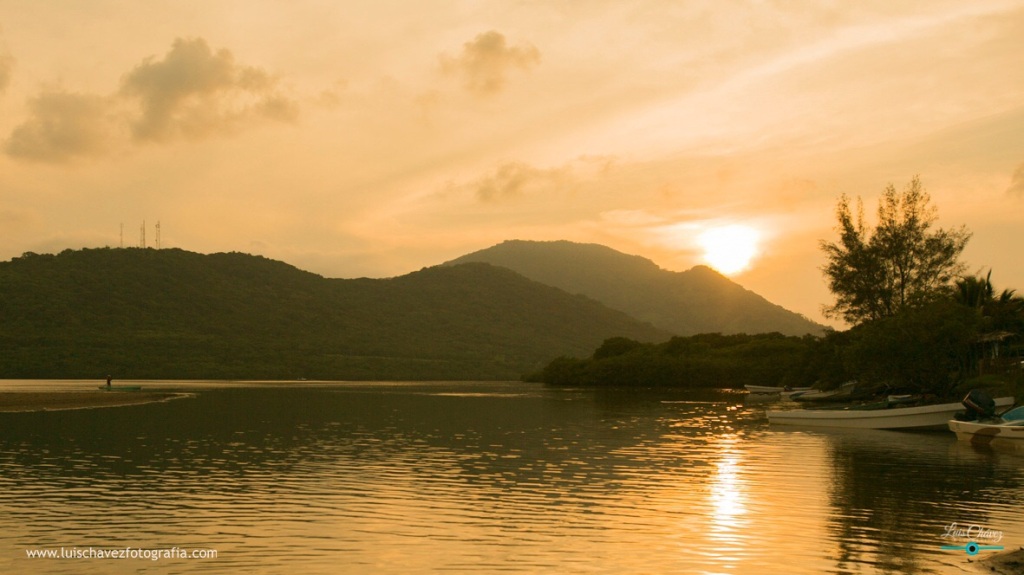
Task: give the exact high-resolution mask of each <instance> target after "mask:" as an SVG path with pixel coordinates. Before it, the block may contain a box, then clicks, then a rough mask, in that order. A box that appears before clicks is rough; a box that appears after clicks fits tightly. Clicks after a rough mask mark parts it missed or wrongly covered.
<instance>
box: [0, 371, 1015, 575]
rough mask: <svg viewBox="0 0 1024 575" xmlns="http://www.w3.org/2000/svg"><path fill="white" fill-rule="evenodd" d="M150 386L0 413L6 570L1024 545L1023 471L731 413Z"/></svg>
mask: <svg viewBox="0 0 1024 575" xmlns="http://www.w3.org/2000/svg"><path fill="white" fill-rule="evenodd" d="M95 385H96V383H95V382H66V381H54V382H45V381H40V382H0V391H3V390H5V389H24V388H26V387H31V388H32V389H54V390H57V389H77V388H78V387H79V386H82V388H83V389H85V388H87V387H86V386H91V387H93V388H94V387H95ZM143 385H145V386H146V388H147V389H166V390H170V391H186V392H190V393H193V394H194V397H190V398H187V399H181V400H175V401H170V402H165V403H154V404H147V405H136V406H127V407H116V408H103V409H82V410H73V411H48V412H33V413H0V430H2V434H0V572H4V573H8V572H10V573H15V572H18V573H46V574H70V573H76V574H77V573H84V574H93V573H96V574H99V573H104V574H105V573H136V572H145V573H153V574H169V573H204V572H205V573H236V572H238V573H250V574H256V575H261V574H272V573H282V572H295V573H312V574H320V573H323V574H327V573H331V574H334V573H354V574H364V573H366V574H399V573H401V574H407V573H414V574H415V573H438V572H445V573H499V572H500V573H615V574H640V573H680V574H682V573H686V574H726V573H728V574H741V575H746V574H750V575H755V574H756V575H761V574H771V573H787V574H818V573H833V574H854V573H863V574H882V573H938V574H947V573H948V574H952V573H963V572H964V571H965V570H967V571H968V572H970V570H972V569H975V568H976V567H975V565H973V564H971V563H969V560H971V561H977V559H980V558H982V557H983V556H984V554H986V553H991V552H993V551H989V550H982V551H981V552H980V553H979V555H977V556H974V557H970V556H968V555H967V554H966V552H965V551H957V550H949V549H945V550H944V549H942V547H943V546H947V547H948V546H957V545H961V546H962V545H965V544H966V543H967V542H968V539H967V538H968V535H967V534H968V533H971V534H972V535H974V534H978V533H982V534H984V540H983V541H978V542H979V543H981V544H983V545H991V546H1004V547H1005V548H1006V549H1016V548H1017V547H1018V546H1020V545H1021V544H1024V522H1021V521H1020V509H1021V508H1022V504H1024V456H1022V455H1021V454H1019V453H1016V452H1002V451H991V450H984V449H979V448H975V447H972V446H971V445H969V444H965V443H962V442H957V441H956V439H955V437H954V436H953V434H951V433H900V432H886V431H875V430H843V431H838V430H837V431H828V430H822V429H816V430H800V429H792V428H785V429H783V428H771V427H769V426H768V424H767V420H766V419H765V416H764V406H761V405H747V404H746V403H745V402H744V395H743V394H741V393H736V392H730V391H717V390H712V391H683V390H679V391H660V392H654V391H636V390H601V391H598V390H580V389H575V390H560V389H550V388H545V387H543V386H540V385H535V384H527V383H520V382H507V383H503V382H499V383H495V382H454V383H453V382H431V383H422V382H413V383H402V382H370V383H364V382H360V383H313V382H302V383H272V382H265V383H220V382H164V381H161V382H144V383H143ZM954 524H955V525H954ZM972 529H973V530H972ZM126 549H133V550H135V551H136V553H135V557H131V556H126V557H125V558H123V559H122V558H116V557H98V556H97V555H100V554H107V553H111V554H112V553H113V552H114V551H117V550H126ZM47 550H49V551H50V552H51V553H55V554H57V555H58V557H56V558H29V557H28V556H27V555H28V553H30V552H31V553H41V552H44V551H47ZM139 550H144V551H145V556H143V555H144V553H142V552H140V551H139ZM155 550H164V552H165V553H164V555H163V556H159V557H156V555H158V553H157V552H156V551H155ZM170 550H177V551H173V552H172V551H170ZM210 550H213V551H215V552H216V557H205V556H204V557H198V556H197V557H191V556H188V557H186V556H181V555H179V554H180V553H186V554H187V553H192V552H197V551H202V552H203V553H205V554H209V553H207V552H208V551H210ZM60 554H64V555H72V557H69V558H60V557H59V555H60ZM76 554H77V556H74V555H76ZM90 554H91V555H90ZM125 555H130V554H129V553H125Z"/></svg>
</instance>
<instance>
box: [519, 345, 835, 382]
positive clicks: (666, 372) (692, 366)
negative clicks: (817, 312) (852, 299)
mask: <svg viewBox="0 0 1024 575" xmlns="http://www.w3.org/2000/svg"><path fill="white" fill-rule="evenodd" d="M817 339H818V338H816V337H814V336H804V337H796V336H784V335H782V334H779V333H768V334H760V335H747V334H733V335H722V334H717V333H711V334H698V335H695V336H690V337H673V338H671V339H670V340H668V341H667V342H664V343H660V344H645V343H641V342H638V341H633V340H629V339H628V338H622V337H616V338H610V339H608V340H606V341H605V342H604V343H603V344H602V345H601V346H600V347H599V348H598V349H597V350H596V351H595V352H594V354H593V355H592V356H591V357H590V358H588V359H575V358H570V357H559V358H557V359H555V360H553V361H552V362H551V363H549V364H548V365H547V366H546V367H545V368H544V369H543V370H542V371H541V372H540V373H539V374H536V375H535V376H534V379H536V380H539V381H543V382H545V383H548V384H551V385H560V386H577V385H583V386H602V387H629V386H640V387H742V386H744V385H747V384H753V385H783V386H784V385H808V384H809V383H810V382H808V381H807V380H806V375H807V374H806V373H805V370H804V369H803V366H804V365H805V363H806V361H807V353H808V351H809V350H810V349H811V348H812V345H813V344H814V342H816V341H817Z"/></svg>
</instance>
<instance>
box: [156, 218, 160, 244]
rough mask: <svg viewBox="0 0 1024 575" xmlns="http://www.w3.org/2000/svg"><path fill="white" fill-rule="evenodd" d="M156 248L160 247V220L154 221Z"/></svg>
mask: <svg viewBox="0 0 1024 575" xmlns="http://www.w3.org/2000/svg"><path fill="white" fill-rule="evenodd" d="M156 249H160V220H157V222H156Z"/></svg>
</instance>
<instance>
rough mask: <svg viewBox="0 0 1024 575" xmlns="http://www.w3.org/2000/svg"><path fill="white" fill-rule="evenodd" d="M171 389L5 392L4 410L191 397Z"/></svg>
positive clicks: (0, 401)
mask: <svg viewBox="0 0 1024 575" xmlns="http://www.w3.org/2000/svg"><path fill="white" fill-rule="evenodd" d="M190 396H191V394H188V393H175V392H170V391H145V390H142V391H100V390H96V391H5V392H0V412H15V411H56V410H64V409H87V408H93V407H121V406H126V405H139V404H143V403H154V402H158V401H168V400H171V399H178V398H182V397H190Z"/></svg>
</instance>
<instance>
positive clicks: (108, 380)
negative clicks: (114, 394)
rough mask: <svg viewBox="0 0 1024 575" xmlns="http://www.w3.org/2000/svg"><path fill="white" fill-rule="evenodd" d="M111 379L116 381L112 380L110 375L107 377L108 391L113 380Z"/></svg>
mask: <svg viewBox="0 0 1024 575" xmlns="http://www.w3.org/2000/svg"><path fill="white" fill-rule="evenodd" d="M111 379H114V378H112V377H110V376H109V375H108V376H107V389H110V380H111Z"/></svg>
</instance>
